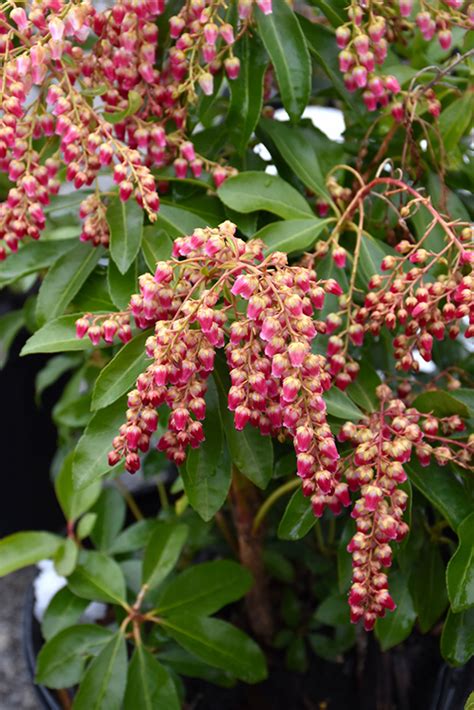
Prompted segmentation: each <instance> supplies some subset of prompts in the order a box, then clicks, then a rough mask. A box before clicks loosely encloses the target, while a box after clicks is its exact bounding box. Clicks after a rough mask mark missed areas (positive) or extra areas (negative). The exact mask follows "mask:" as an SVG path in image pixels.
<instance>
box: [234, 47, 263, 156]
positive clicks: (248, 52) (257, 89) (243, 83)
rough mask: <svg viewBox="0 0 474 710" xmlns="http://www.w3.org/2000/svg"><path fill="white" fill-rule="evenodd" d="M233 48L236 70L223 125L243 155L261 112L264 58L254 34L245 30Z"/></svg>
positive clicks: (261, 48)
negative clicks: (251, 34)
mask: <svg viewBox="0 0 474 710" xmlns="http://www.w3.org/2000/svg"><path fill="white" fill-rule="evenodd" d="M234 47H235V56H236V57H238V58H239V59H240V73H239V76H238V77H237V79H233V80H232V81H230V82H229V88H230V95H231V99H230V104H229V112H228V114H227V121H226V126H228V128H229V133H230V139H231V141H232V143H233V145H235V147H236V149H237V151H238V153H240V154H243V153H244V152H245V150H246V148H247V144H248V142H249V140H250V138H251V136H252V133H253V132H254V130H255V126H256V125H257V123H258V120H259V118H260V114H261V112H262V105H263V79H264V76H265V70H266V68H267V65H268V58H267V55H266V52H265V49H264V47H263V45H262V43H261V41H260V39H259V37H258V35H257V34H254V35H253V36H249V34H248V33H245V34H244V36H243V37H242V38H241V40H240V41H239V42H238V43H237V45H236V46H235V45H234Z"/></svg>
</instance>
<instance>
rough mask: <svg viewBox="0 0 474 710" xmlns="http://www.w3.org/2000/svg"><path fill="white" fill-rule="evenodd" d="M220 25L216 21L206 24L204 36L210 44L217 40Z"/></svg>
mask: <svg viewBox="0 0 474 710" xmlns="http://www.w3.org/2000/svg"><path fill="white" fill-rule="evenodd" d="M218 31H219V30H218V27H217V25H216V24H214V22H208V23H207V24H206V25H204V38H205V40H206V42H207V43H208V44H215V43H216V40H217V34H218Z"/></svg>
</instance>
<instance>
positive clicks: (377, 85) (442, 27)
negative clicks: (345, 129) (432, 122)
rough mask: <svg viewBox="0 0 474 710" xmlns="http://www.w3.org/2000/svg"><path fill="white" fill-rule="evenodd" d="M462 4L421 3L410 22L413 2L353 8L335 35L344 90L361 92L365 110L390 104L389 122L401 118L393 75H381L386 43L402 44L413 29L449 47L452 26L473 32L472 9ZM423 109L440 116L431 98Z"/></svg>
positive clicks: (454, 1) (451, 1)
mask: <svg viewBox="0 0 474 710" xmlns="http://www.w3.org/2000/svg"><path fill="white" fill-rule="evenodd" d="M464 4H465V3H464V2H462V0H446V1H445V2H443V3H442V4H441V7H437V8H435V7H434V6H433V5H432V4H429V3H425V2H421V3H420V5H421V9H420V11H419V12H418V14H417V16H416V20H415V22H412V21H411V20H410V17H411V15H412V12H413V0H398V1H394V0H392V1H391V2H387V3H378V4H377V6H376V7H374V6H373V5H372V4H368V3H366V2H357V3H354V2H353V3H352V4H351V5H350V7H349V10H348V14H349V22H347V23H346V24H344V25H341V26H340V27H338V28H337V30H336V42H337V46H338V47H339V49H340V50H341V51H340V53H339V69H340V71H341V72H342V73H343V74H344V83H345V85H346V88H347V89H348V91H351V92H353V91H357V90H358V89H362V90H363V93H362V98H363V101H364V103H365V105H366V107H367V109H368V110H369V111H375V110H376V109H377V107H379V106H382V107H383V106H388V105H389V104H390V107H391V112H392V115H393V117H394V118H395V119H396V120H397V121H401V120H402V119H403V117H404V113H405V111H404V107H403V103H402V102H401V101H400V100H399V98H398V96H397V95H398V94H399V93H400V84H399V82H398V80H397V78H396V77H395V76H392V75H385V74H384V73H383V72H382V70H381V69H379V67H381V66H382V65H383V64H384V62H385V59H386V57H387V52H388V49H389V44H390V43H394V42H396V41H397V40H398V39H401V38H402V37H403V35H404V33H406V32H410V31H411V32H413V30H415V29H416V28H418V29H419V30H420V32H421V34H422V36H423V38H424V39H425V40H427V41H429V40H431V39H433V37H434V36H435V34H436V35H437V37H438V41H439V43H440V45H441V47H442V48H443V49H444V50H448V49H449V48H450V47H451V41H452V34H451V27H452V26H459V27H464V28H466V29H469V28H471V29H472V27H474V5H470V6H469V7H468V9H467V11H466V12H463V6H464ZM428 109H429V110H430V111H431V112H432V113H433V114H434V115H437V114H438V113H439V102H438V101H437V100H436V98H432V99H431V100H429V101H428Z"/></svg>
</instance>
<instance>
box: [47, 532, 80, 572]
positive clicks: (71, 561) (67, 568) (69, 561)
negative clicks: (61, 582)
mask: <svg viewBox="0 0 474 710" xmlns="http://www.w3.org/2000/svg"><path fill="white" fill-rule="evenodd" d="M78 558H79V548H78V546H77V543H76V542H75V540H73V539H72V538H70V537H67V538H66V539H65V540H63V542H62V543H61V545H60V546H59V547H58V549H57V550H56V553H55V555H54V558H53V561H54V569H55V570H56V572H57V573H58V574H59V575H60V576H61V577H69V575H70V574H72V573H73V572H74V570H75V568H76V565H77V560H78Z"/></svg>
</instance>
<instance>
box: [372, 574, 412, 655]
mask: <svg viewBox="0 0 474 710" xmlns="http://www.w3.org/2000/svg"><path fill="white" fill-rule="evenodd" d="M390 594H391V596H392V598H393V600H394V602H395V604H396V605H397V608H396V609H395V611H391V612H387V614H386V616H385V617H384V618H383V619H378V620H377V623H376V624H375V635H376V636H377V638H378V640H379V642H380V646H381V648H382V651H388V649H389V648H392V647H393V646H396V645H397V644H399V643H401V642H402V641H404V640H405V639H406V638H407V637H408V636H409V635H410V633H411V630H412V628H413V624H414V623H415V619H416V612H415V609H414V607H413V600H412V598H411V595H410V591H409V589H408V580H407V579H406V578H405V577H404V576H403V574H402V573H401V572H396V573H395V574H393V575H391V577H390Z"/></svg>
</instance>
